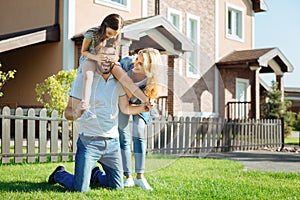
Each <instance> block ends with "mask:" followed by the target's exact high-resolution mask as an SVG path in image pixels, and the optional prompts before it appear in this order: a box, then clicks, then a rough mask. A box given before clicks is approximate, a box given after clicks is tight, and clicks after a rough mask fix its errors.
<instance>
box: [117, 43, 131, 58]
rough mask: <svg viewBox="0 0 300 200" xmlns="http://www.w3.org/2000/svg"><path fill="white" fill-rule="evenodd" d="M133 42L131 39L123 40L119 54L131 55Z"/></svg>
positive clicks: (123, 55) (122, 56) (122, 55)
mask: <svg viewBox="0 0 300 200" xmlns="http://www.w3.org/2000/svg"><path fill="white" fill-rule="evenodd" d="M131 43H132V41H130V40H121V48H120V52H119V56H121V58H124V57H126V56H129V47H130V45H131Z"/></svg>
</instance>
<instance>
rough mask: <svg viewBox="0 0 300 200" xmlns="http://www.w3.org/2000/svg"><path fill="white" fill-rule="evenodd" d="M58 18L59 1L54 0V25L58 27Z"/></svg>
mask: <svg viewBox="0 0 300 200" xmlns="http://www.w3.org/2000/svg"><path fill="white" fill-rule="evenodd" d="M58 17H59V0H55V16H54V25H58V24H59V23H58V19H59V18H58Z"/></svg>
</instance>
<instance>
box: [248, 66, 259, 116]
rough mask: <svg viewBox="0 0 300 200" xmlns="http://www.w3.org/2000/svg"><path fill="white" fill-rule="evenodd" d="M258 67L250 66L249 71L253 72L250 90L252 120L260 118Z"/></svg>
mask: <svg viewBox="0 0 300 200" xmlns="http://www.w3.org/2000/svg"><path fill="white" fill-rule="evenodd" d="M260 69H261V67H259V66H250V70H251V71H253V73H254V75H253V84H252V85H253V87H252V88H251V114H252V116H250V117H252V118H255V119H259V118H260V82H259V70H260Z"/></svg>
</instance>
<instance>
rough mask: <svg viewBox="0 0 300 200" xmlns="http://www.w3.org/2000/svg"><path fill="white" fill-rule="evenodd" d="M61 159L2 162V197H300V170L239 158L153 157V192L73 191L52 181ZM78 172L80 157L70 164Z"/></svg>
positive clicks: (150, 178) (135, 189) (150, 172)
mask: <svg viewBox="0 0 300 200" xmlns="http://www.w3.org/2000/svg"><path fill="white" fill-rule="evenodd" d="M57 164H58V163H41V164H7V165H6V164H2V165H0V198H1V199H55V200H56V199H62V200H66V199H68V200H69V199H78V200H79V199H80V200H81V199H168V200H173V199H200V200H201V199H205V200H206V199H243V200H244V199H251V200H252V199H300V196H299V194H300V187H299V183H300V173H278V172H258V171H246V170H244V168H243V166H242V165H241V164H239V163H238V162H236V161H229V160H213V159H198V158H166V157H157V156H151V157H148V158H147V169H149V170H148V171H147V172H146V177H147V179H148V182H149V183H150V184H151V186H152V187H153V188H154V191H153V192H148V191H143V190H141V189H140V188H138V187H132V188H125V189H124V190H121V191H115V190H107V189H103V188H99V187H95V186H93V187H91V190H90V191H89V192H88V193H78V192H70V191H68V190H66V189H65V188H63V187H61V186H59V185H50V184H48V183H47V179H48V176H49V174H50V173H51V172H52V171H53V170H54V169H55V167H56V166H57ZM64 165H65V166H66V169H67V170H68V171H71V172H73V170H74V162H66V163H64Z"/></svg>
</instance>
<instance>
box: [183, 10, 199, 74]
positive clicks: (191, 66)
mask: <svg viewBox="0 0 300 200" xmlns="http://www.w3.org/2000/svg"><path fill="white" fill-rule="evenodd" d="M186 28H187V31H186V32H187V37H188V38H190V40H191V41H192V42H193V44H194V51H193V52H188V53H187V76H188V77H191V78H200V73H199V68H200V62H199V60H200V59H199V57H200V55H199V54H200V17H199V16H195V15H191V14H187V25H186Z"/></svg>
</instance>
